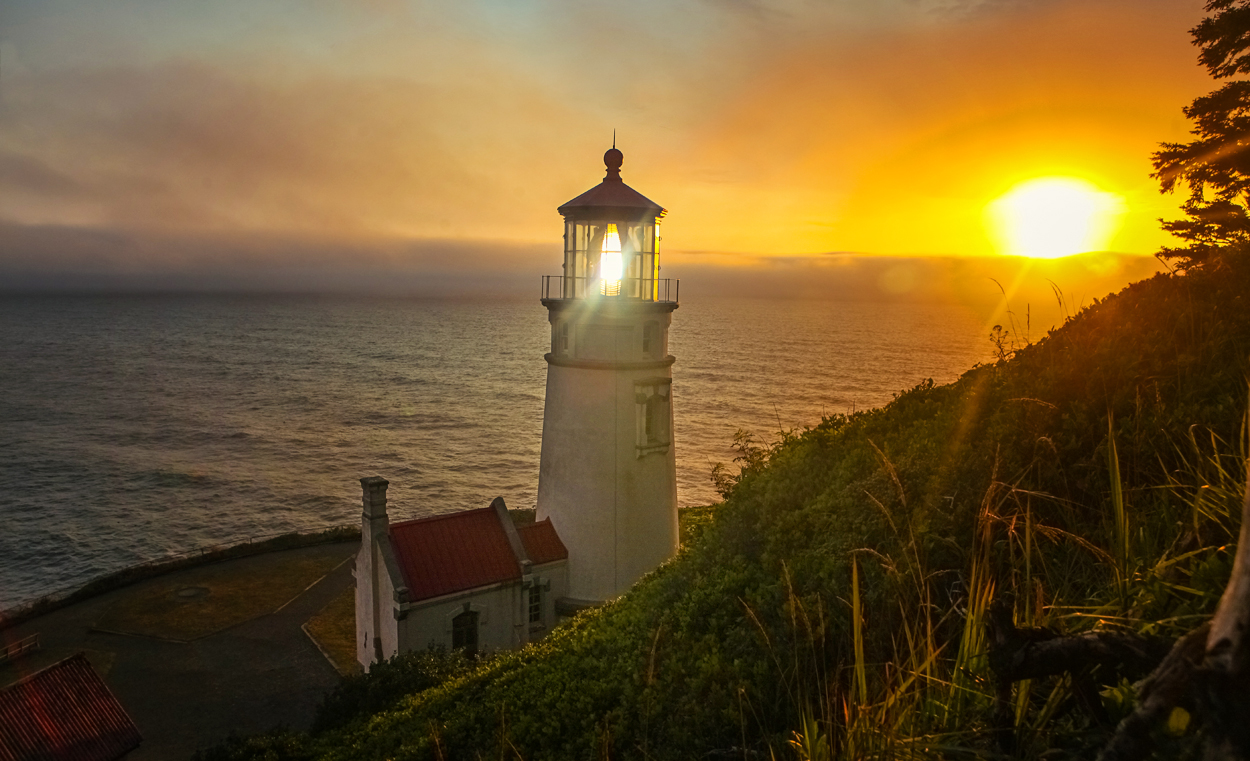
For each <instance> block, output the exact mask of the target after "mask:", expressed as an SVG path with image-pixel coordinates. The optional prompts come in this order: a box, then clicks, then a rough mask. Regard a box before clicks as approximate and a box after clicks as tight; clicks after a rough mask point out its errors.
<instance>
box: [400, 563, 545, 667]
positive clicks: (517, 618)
mask: <svg viewBox="0 0 1250 761" xmlns="http://www.w3.org/2000/svg"><path fill="white" fill-rule="evenodd" d="M567 579H568V571H567V563H566V562H565V561H560V562H558V563H549V564H547V565H544V566H538V567H536V568H534V569H532V573H531V581H532V582H534V583H538V584H541V585H543V586H547V584H546V582H548V581H550V582H551V583H550V589H545V590H544V591H543V595H542V604H543V622H542V623H541V624H539V625H537V626H531V625H530V622H529V596H528V590H527V589H526V587H525V584H524V582H523V581H521V580H518V581H510V582H505V583H503V584H498V585H495V586H492V587H486V588H483V589H475V590H469V591H466V592H461V593H457V594H453V595H446V596H444V597H439V598H435V599H432V600H422V601H420V602H417V603H413V604H411V606H407V609H406V610H405V611H404V612H403V619H402V620H400V621H399V622H398V627H397V628H398V632H399V649H400V651H401V652H407V651H410V650H423V649H425V648H427V647H429V646H430V645H441V646H443V647H445V648H447V649H451V645H452V620H453V619H454V618H455V617H456V616H458V615H460V614H461V613H463V612H465V611H466V610H468V611H474V612H476V613H478V649H479V650H481V651H491V650H505V649H512V648H517V647H521V646H522V645H524V644H525V643H526V642H529V641H532V640H536V639H540V638H541V637H542V636H543V635H544V634H545V633H546V632H547V631H548V630H550V629H551V627H552V625H553V623H554V622H555V600H556V598H557V597H558V596H563V595H564V594H566V591H565V590H566V589H567Z"/></svg>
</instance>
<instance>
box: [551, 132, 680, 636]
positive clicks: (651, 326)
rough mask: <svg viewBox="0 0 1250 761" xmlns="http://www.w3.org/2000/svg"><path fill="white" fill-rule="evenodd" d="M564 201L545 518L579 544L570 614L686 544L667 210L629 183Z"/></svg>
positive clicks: (573, 551)
mask: <svg viewBox="0 0 1250 761" xmlns="http://www.w3.org/2000/svg"><path fill="white" fill-rule="evenodd" d="M623 162H624V157H623V156H622V155H621V152H620V151H618V150H617V149H616V148H615V147H613V148H612V149H611V150H609V151H608V152H607V153H605V154H604V156H603V163H604V164H605V165H606V167H607V176H606V177H604V178H603V182H601V183H600V184H598V185H596V186H595V187H593V188H591V189H590V190H588V191H586V192H585V193H582V194H581V195H580V196H578V197H577V198H574V199H573V200H571V201H569V202H568V203H566V204H564V205H563V206H561V207H560V208H559V209H558V211H559V212H560V214H561V215H562V216H563V217H564V273H563V274H561V275H551V276H547V277H544V278H543V306H545V307H547V319H548V321H549V322H550V323H551V352H550V353H549V354H547V356H546V359H547V398H546V401H545V406H544V409H543V442H542V456H541V461H540V464H539V471H538V520H540V521H541V520H543V519H545V518H551V522H552V524H553V525H554V526H555V529H556V531H557V532H558V533H559V535H560V538H561V540H562V541H563V542H564V545H565V546H566V547H567V548H568V552H569V561H568V562H569V566H568V568H569V597H568V598H566V599H565V600H564V602H563V603H561V602H560V601H557V609H558V610H562V611H564V612H570V611H572V610H576V609H578V608H581V607H585V606H586V605H592V604H595V603H597V602H602V601H604V600H609V599H612V598H613V597H616V596H617V595H619V594H621V593H622V592H624V591H625V590H626V589H628V588H629V587H630V586H631V585H633V583H634V582H635V581H637V580H638V578H639V577H641V576H642V575H643V574H645V573H647V572H649V571H651V570H653V569H654V568H655V567H656V566H658V565H659V564H660V563H662V562H664V561H665V560H667V559H668V558H670V557H672V556H673V554H674V553H675V552H676V551H677V476H676V472H677V469H676V457H675V454H674V451H673V437H672V431H673V408H672V393H671V389H672V383H673V376H672V365H673V362H674V361H675V360H674V358H673V357H672V356H671V355H669V353H668V329H669V325H670V324H671V321H672V314H673V310H674V309H676V308H677V281H675V280H673V281H670V280H667V279H661V278H660V277H659V274H660V257H659V247H658V245H657V243H658V242H659V223H660V219H661V218H662V217H663V216H664V214H665V211H664V208H663V207H662V206H660V205H659V204H657V203H655V202H654V201H651V200H650V199H648V198H646V197H645V196H643V195H642V194H641V193H639V192H638V191H636V190H634V189H633V188H631V187H629V186H628V185H626V184H625V183H624V182H622V181H621V164H622V163H623Z"/></svg>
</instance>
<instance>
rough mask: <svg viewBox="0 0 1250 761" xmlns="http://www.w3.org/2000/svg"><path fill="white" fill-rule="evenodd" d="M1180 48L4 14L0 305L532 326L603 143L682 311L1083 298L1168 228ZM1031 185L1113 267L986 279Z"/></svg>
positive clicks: (759, 14) (954, 18) (921, 8)
mask: <svg viewBox="0 0 1250 761" xmlns="http://www.w3.org/2000/svg"><path fill="white" fill-rule="evenodd" d="M1201 18H1202V2H1201V0H981V1H979V2H978V1H976V0H824V1H823V2H818V1H816V0H810V1H806V2H805V1H803V0H775V1H770V0H759V1H758V2H753V1H752V0H720V1H715V0H656V1H655V2H651V1H649V0H634V1H633V2H629V3H609V2H584V1H583V2H572V1H568V2H560V1H556V0H553V1H551V2H517V1H516V0H497V1H495V2H446V3H432V2H407V1H405V0H301V1H300V2H295V1H294V0H267V1H266V2H261V3H258V2H255V1H254V0H219V1H217V2H211V3H209V2H192V1H190V0H181V1H180V0H108V1H107V2H105V1H104V0H94V1H90V2H82V1H81V0H75V1H73V2H71V1H69V0H6V2H5V3H4V4H3V5H2V6H0V289H28V288H71V289H76V288H88V287H104V288H132V289H133V288H140V289H142V288H207V289H221V288H245V289H248V290H298V289H326V288H332V289H348V290H351V289H370V288H382V289H385V290H388V291H394V292H414V293H417V292H419V293H429V292H440V291H443V292H454V291H457V290H473V289H475V288H483V289H495V290H500V289H502V290H504V291H508V290H509V289H512V288H516V287H519V288H520V289H521V291H522V293H521V294H520V295H522V296H525V295H533V294H531V293H530V291H533V292H534V293H536V292H537V284H538V279H539V275H542V274H551V273H555V272H558V270H559V262H560V235H561V225H560V218H559V216H558V215H557V214H556V212H555V207H556V206H558V205H559V204H561V203H563V202H564V201H567V200H569V199H570V198H572V197H574V196H576V195H577V194H579V193H581V192H582V191H584V190H586V189H588V188H589V187H591V186H593V185H594V184H596V183H598V182H599V180H600V179H601V178H602V176H603V164H602V159H601V157H602V154H603V151H604V150H605V149H606V148H608V147H609V146H610V144H611V140H612V132H613V130H615V131H616V135H617V145H618V147H619V148H621V149H622V151H623V152H624V154H625V165H624V168H623V177H624V179H625V182H627V183H628V184H630V185H631V186H632V187H634V188H635V189H637V190H639V191H640V192H642V193H643V194H645V195H647V196H649V197H651V198H652V199H654V200H656V201H657V202H659V203H661V204H663V205H664V206H665V207H667V208H668V209H669V216H668V218H667V219H666V222H665V226H664V255H665V273H664V274H666V275H668V276H671V277H679V278H682V280H683V282H682V292H683V295H686V294H689V293H697V292H699V290H700V288H701V289H702V290H703V291H705V292H725V293H730V292H739V291H743V290H745V291H753V292H759V293H762V294H767V295H775V294H786V293H793V294H795V295H802V296H820V295H829V296H835V297H847V298H852V297H857V296H860V297H862V296H864V295H865V293H869V294H870V295H874V296H880V297H883V298H895V297H897V298H948V297H951V296H952V295H960V294H962V295H960V297H961V298H962V297H968V298H972V297H973V296H976V297H978V298H979V297H980V296H984V297H986V298H993V297H998V296H999V295H1000V294H999V293H998V291H997V287H996V286H995V285H993V283H990V282H989V281H988V279H989V278H990V277H993V278H995V279H996V280H998V281H999V282H1000V283H1001V284H1002V285H1003V287H1004V288H1009V287H1010V286H1011V282H1014V281H1015V280H1016V279H1021V280H1027V281H1028V282H1029V283H1032V285H1031V286H1030V285H1027V284H1026V286H1025V287H1026V288H1029V287H1034V286H1036V288H1035V291H1036V292H1038V293H1041V292H1042V291H1043V290H1044V291H1046V292H1048V291H1049V286H1045V285H1039V283H1041V282H1042V281H1043V280H1045V279H1046V278H1050V279H1052V280H1055V281H1056V282H1057V283H1058V284H1059V285H1061V286H1062V287H1063V289H1064V291H1065V292H1066V293H1067V294H1068V295H1070V296H1071V297H1073V298H1083V299H1088V298H1089V297H1093V296H1101V295H1104V294H1105V293H1107V292H1109V291H1110V290H1113V289H1115V288H1117V287H1119V286H1120V285H1122V284H1123V283H1126V282H1128V281H1129V280H1131V279H1134V278H1138V277H1142V276H1144V275H1146V274H1149V273H1151V272H1154V271H1155V270H1156V269H1157V265H1156V261H1155V260H1154V259H1153V258H1151V257H1150V255H1151V254H1153V252H1154V251H1156V250H1157V249H1158V248H1159V246H1160V245H1161V244H1163V243H1165V242H1166V236H1165V235H1164V234H1163V233H1161V232H1160V231H1159V227H1158V222H1157V219H1158V218H1159V217H1174V216H1176V214H1177V211H1176V209H1177V205H1178V203H1179V200H1180V199H1179V197H1176V196H1162V195H1160V194H1159V192H1158V187H1157V183H1156V182H1155V181H1153V180H1151V179H1150V177H1149V176H1148V175H1149V172H1150V154H1151V152H1152V151H1153V150H1155V148H1156V146H1157V144H1158V143H1159V142H1161V141H1178V140H1185V139H1186V137H1187V134H1188V125H1187V123H1186V121H1185V119H1184V117H1183V115H1182V113H1181V108H1182V107H1183V106H1184V105H1186V104H1187V103H1188V102H1189V101H1190V100H1192V99H1193V98H1194V97H1195V96H1196V95H1200V94H1203V93H1205V92H1207V91H1209V90H1210V89H1212V88H1213V83H1212V81H1211V80H1210V79H1209V78H1208V77H1207V75H1206V73H1205V71H1204V70H1202V69H1200V68H1199V67H1198V65H1197V63H1196V52H1197V51H1196V49H1195V48H1194V47H1193V46H1192V45H1191V44H1190V39H1189V35H1188V29H1190V28H1191V27H1193V26H1194V25H1195V24H1196V23H1197V22H1198V21H1199V20H1200V19H1201ZM1047 177H1066V178H1072V179H1075V180H1080V181H1083V182H1084V183H1085V186H1086V187H1087V188H1090V189H1092V190H1093V191H1094V192H1096V193H1101V194H1104V195H1102V196H1099V197H1102V198H1106V199H1109V200H1108V203H1109V204H1111V206H1108V208H1109V209H1111V211H1108V212H1107V219H1108V221H1107V224H1108V225H1109V227H1108V236H1109V237H1107V239H1106V240H1105V241H1104V242H1103V243H1102V246H1101V248H1105V250H1106V251H1108V252H1112V253H1099V254H1087V255H1084V256H1080V257H1075V258H1073V259H1070V260H1058V261H1057V262H1043V261H1039V260H1023V259H1019V258H1016V257H1007V256H1004V255H1003V254H1005V253H1009V252H1008V251H1006V250H1005V248H1006V247H1008V246H1009V245H1010V244H1009V243H1006V242H1004V240H1003V239H1002V238H1001V236H1000V237H997V238H996V237H995V235H996V234H995V232H994V227H993V223H992V222H991V221H990V220H991V217H992V216H993V212H992V209H993V208H995V207H994V206H993V203H994V202H995V200H996V199H999V198H1000V197H1002V196H1004V195H1006V194H1008V193H1009V191H1011V190H1012V189H1013V188H1016V187H1018V186H1019V185H1020V184H1021V183H1025V182H1027V181H1029V180H1035V179H1038V178H1047ZM1022 268H1025V269H1027V272H1025V273H1024V274H1023V276H1022V275H1021V271H1022ZM1039 278H1040V279H1039ZM987 283H988V284H987ZM527 289H528V290H527ZM1038 289H1042V290H1038ZM969 294H973V296H970V295H969Z"/></svg>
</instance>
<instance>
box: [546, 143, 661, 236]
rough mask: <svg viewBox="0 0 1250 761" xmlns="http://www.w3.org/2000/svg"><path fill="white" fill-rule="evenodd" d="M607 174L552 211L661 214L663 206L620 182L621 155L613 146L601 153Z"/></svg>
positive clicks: (588, 215)
mask: <svg viewBox="0 0 1250 761" xmlns="http://www.w3.org/2000/svg"><path fill="white" fill-rule="evenodd" d="M603 163H604V165H605V166H607V168H608V174H607V176H606V177H604V178H603V182H601V183H599V184H598V185H596V186H594V187H593V188H591V189H590V190H587V191H586V192H585V193H582V194H581V195H580V196H578V197H577V198H574V199H573V200H572V201H569V202H568V203H566V204H564V205H562V206H561V207H560V208H558V209H556V211H558V212H560V214H562V215H563V216H565V217H567V218H570V219H618V218H624V219H631V220H632V219H638V220H641V219H643V218H645V217H651V218H654V217H662V216H664V213H665V209H664V207H663V206H660V205H659V204H658V203H656V202H655V201H652V200H651V199H649V198H647V197H646V196H644V195H643V194H642V193H639V192H638V191H637V190H634V189H633V188H631V187H630V186H628V185H626V184H625V183H624V182H622V181H621V164H623V163H625V155H624V154H622V153H621V152H620V151H618V150H617V149H616V148H615V147H613V148H611V149H610V150H609V151H608V152H607V153H605V154H603Z"/></svg>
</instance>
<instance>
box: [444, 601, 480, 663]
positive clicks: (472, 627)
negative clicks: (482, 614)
mask: <svg viewBox="0 0 1250 761" xmlns="http://www.w3.org/2000/svg"><path fill="white" fill-rule="evenodd" d="M477 619H478V614H477V611H475V610H466V611H465V612H464V613H461V614H460V615H458V616H456V617H455V618H453V619H452V620H451V647H452V649H453V650H456V649H461V648H463V649H464V653H465V655H477V623H478V622H477ZM443 620H446V619H443Z"/></svg>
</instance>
